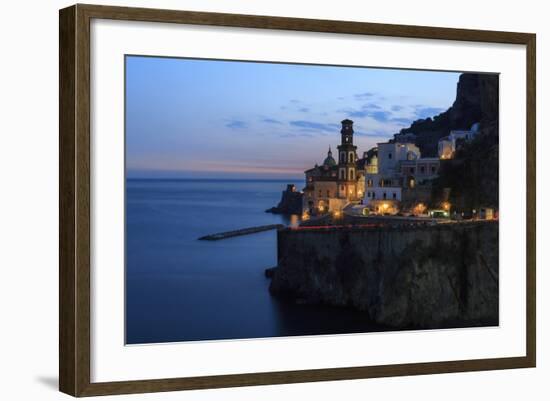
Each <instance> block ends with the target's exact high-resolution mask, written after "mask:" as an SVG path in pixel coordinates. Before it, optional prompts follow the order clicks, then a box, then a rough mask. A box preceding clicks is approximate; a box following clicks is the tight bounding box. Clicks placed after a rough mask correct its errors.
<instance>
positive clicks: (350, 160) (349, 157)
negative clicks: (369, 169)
mask: <svg viewBox="0 0 550 401" xmlns="http://www.w3.org/2000/svg"><path fill="white" fill-rule="evenodd" d="M348 160H349V162H350V163H353V152H349V156H348Z"/></svg>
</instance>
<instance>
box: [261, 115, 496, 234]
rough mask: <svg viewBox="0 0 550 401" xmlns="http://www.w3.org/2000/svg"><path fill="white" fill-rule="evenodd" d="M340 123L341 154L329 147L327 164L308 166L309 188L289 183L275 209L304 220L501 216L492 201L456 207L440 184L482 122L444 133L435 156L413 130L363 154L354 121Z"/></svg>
mask: <svg viewBox="0 0 550 401" xmlns="http://www.w3.org/2000/svg"><path fill="white" fill-rule="evenodd" d="M341 124H342V128H341V130H340V144H339V145H338V146H337V147H336V151H335V156H336V158H335V156H333V152H332V148H331V147H329V149H328V152H327V155H326V157H325V159H324V161H323V163H322V164H320V165H319V164H316V165H315V166H314V167H312V168H310V169H308V170H306V171H305V187H304V188H303V189H302V190H301V191H300V190H297V188H296V186H295V185H291V184H289V185H288V186H287V188H286V190H285V191H283V194H282V199H281V202H280V204H279V205H278V206H277V208H273V210H270V211H272V212H281V213H287V214H293V213H294V214H300V215H301V219H302V222H303V224H305V225H307V224H308V223H307V222H308V221H309V222H310V223H309V224H311V221H314V222H321V221H322V222H324V223H335V222H338V220H340V219H342V218H352V220H353V221H354V222H360V221H361V220H362V219H361V217H375V216H376V217H380V216H384V217H414V218H415V219H416V221H418V220H419V219H422V218H429V219H434V218H437V219H442V220H443V221H444V220H445V219H446V220H453V221H457V220H464V219H484V220H485V219H488V220H492V219H496V218H497V216H498V211H497V210H495V208H494V207H489V206H488V205H478V206H477V207H475V208H472V209H468V210H465V209H464V208H460V209H459V208H456V207H454V206H453V204H452V203H451V202H450V199H449V195H450V193H451V191H452V188H443V190H442V191H439V192H438V191H436V186H435V183H436V180H437V178H438V177H439V173H440V170H441V168H442V166H443V165H444V164H445V163H452V162H453V159H454V158H455V156H456V154H457V152H458V151H459V150H460V149H461V148H462V147H464V146H465V145H467V144H469V143H471V142H472V141H473V140H475V138H476V137H477V136H478V135H479V125H480V124H479V123H478V122H476V123H474V124H473V125H472V126H471V127H470V129H469V130H451V131H450V132H449V133H448V135H446V136H444V137H442V138H440V139H439V140H438V143H437V153H438V154H437V156H432V157H424V156H423V155H422V153H421V151H420V149H419V147H418V146H417V145H416V144H415V141H416V135H415V134H412V133H397V134H395V135H394V137H393V139H391V140H389V141H387V142H383V143H378V144H377V146H376V147H374V148H371V149H369V150H366V151H364V152H363V154H362V156H361V157H358V149H357V146H356V145H355V144H354V129H353V121H352V120H349V119H345V120H343V121H342V122H341ZM336 159H337V160H336ZM378 220H379V219H378ZM365 221H368V220H365Z"/></svg>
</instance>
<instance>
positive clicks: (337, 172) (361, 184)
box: [303, 119, 365, 214]
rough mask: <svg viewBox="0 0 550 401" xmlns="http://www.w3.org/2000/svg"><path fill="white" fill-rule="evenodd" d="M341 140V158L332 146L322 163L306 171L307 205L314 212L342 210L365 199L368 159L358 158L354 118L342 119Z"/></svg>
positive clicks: (304, 198)
mask: <svg viewBox="0 0 550 401" xmlns="http://www.w3.org/2000/svg"><path fill="white" fill-rule="evenodd" d="M340 134H341V140H340V145H338V148H337V150H338V153H337V157H338V162H336V160H335V159H334V157H333V156H332V149H331V148H330V147H329V149H328V153H327V157H326V158H325V160H324V161H323V164H322V165H321V166H319V165H315V167H313V168H311V169H309V170H306V171H305V176H306V177H305V178H306V186H305V188H304V190H303V192H304V197H303V209H304V211H305V212H308V213H310V214H322V213H327V212H334V213H339V212H341V211H342V209H343V208H344V207H345V206H346V205H348V204H350V203H352V204H359V203H361V202H362V199H363V197H364V193H365V173H364V165H365V159H364V158H363V159H358V158H357V146H355V145H354V144H353V121H351V120H348V119H345V120H343V121H342V129H341V130H340Z"/></svg>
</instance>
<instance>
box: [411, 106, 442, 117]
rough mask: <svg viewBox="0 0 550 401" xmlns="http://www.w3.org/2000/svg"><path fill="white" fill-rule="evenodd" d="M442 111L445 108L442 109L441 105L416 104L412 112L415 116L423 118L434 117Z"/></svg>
mask: <svg viewBox="0 0 550 401" xmlns="http://www.w3.org/2000/svg"><path fill="white" fill-rule="evenodd" d="M443 111H445V109H442V108H441V107H430V106H423V105H417V106H415V110H414V114H415V116H416V118H421V119H425V118H428V117H434V116H436V115H438V114H440V113H442V112H443Z"/></svg>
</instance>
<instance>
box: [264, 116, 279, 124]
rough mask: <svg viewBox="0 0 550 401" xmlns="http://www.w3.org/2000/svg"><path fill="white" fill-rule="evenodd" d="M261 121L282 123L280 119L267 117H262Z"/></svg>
mask: <svg viewBox="0 0 550 401" xmlns="http://www.w3.org/2000/svg"><path fill="white" fill-rule="evenodd" d="M262 122H264V123H267V124H282V122H281V121H279V120H276V119H274V118H269V117H265V118H262Z"/></svg>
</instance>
